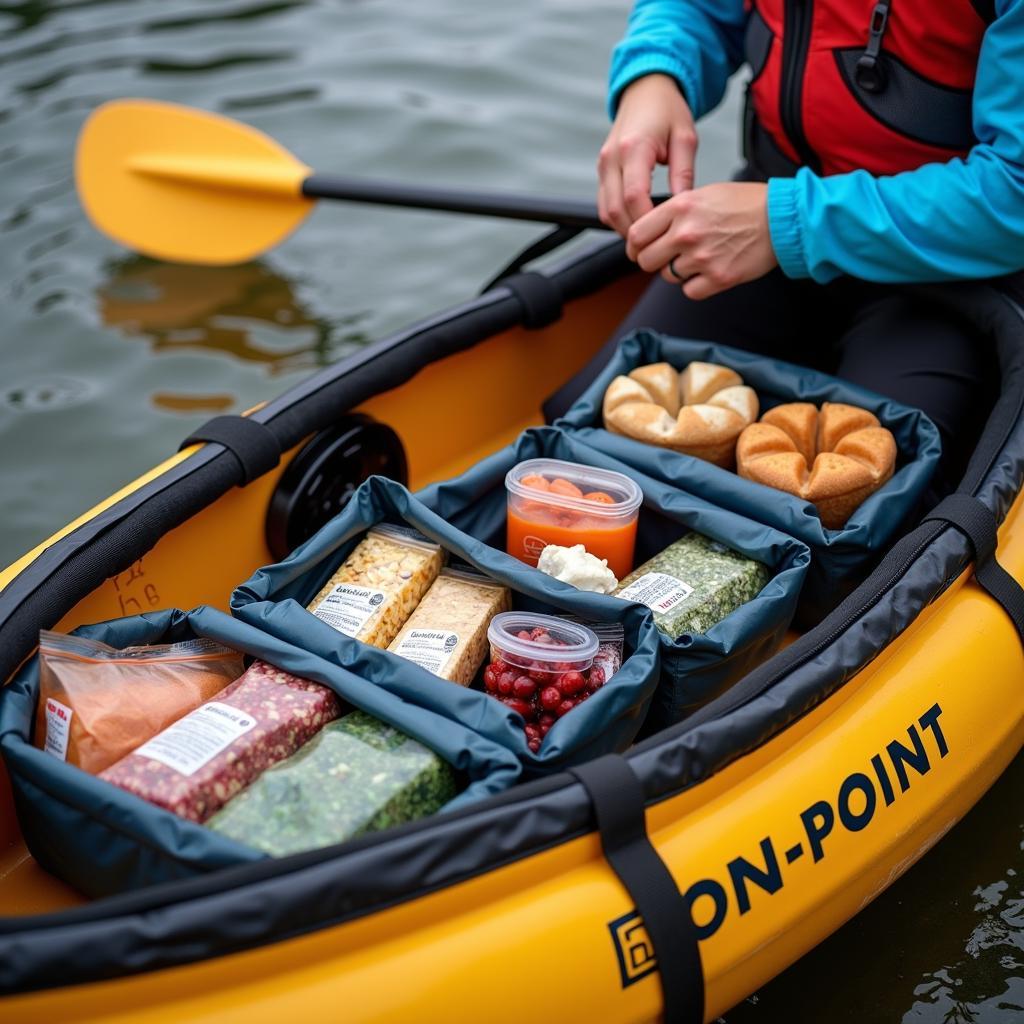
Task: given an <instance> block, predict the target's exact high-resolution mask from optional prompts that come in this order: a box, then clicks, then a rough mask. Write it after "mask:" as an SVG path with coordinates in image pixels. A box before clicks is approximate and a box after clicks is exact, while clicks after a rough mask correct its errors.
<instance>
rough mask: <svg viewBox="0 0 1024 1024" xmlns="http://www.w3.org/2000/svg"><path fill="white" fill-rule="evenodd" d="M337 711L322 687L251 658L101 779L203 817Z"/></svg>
mask: <svg viewBox="0 0 1024 1024" xmlns="http://www.w3.org/2000/svg"><path fill="white" fill-rule="evenodd" d="M340 714H341V705H340V703H339V701H338V698H337V697H336V696H335V694H334V692H333V691H332V690H330V689H328V688H327V687H326V686H321V685H319V684H318V683H312V682H310V681H309V680H307V679H300V678H299V677H298V676H293V675H291V673H289V672H283V671H281V670H280V669H277V668H274V667H273V666H272V665H268V664H267V663H266V662H265V661H256V662H253V664H252V665H250V666H249V668H248V670H247V671H246V672H245V674H244V675H243V676H242V677H241V678H239V679H237V680H236V681H235V682H234V683H232V684H231V685H230V686H229V687H228V688H227V689H225V690H223V691H222V692H221V693H219V694H218V695H217V699H216V700H213V701H208V702H207V703H206V704H203V705H202V706H201V707H198V708H196V710H195V711H193V712H191V713H190V714H188V715H186V716H185V717H184V718H181V719H179V720H178V721H177V722H175V723H174V724H173V725H172V726H170V728H168V729H165V730H164V731H163V732H161V733H159V734H158V735H156V736H154V737H153V738H152V739H151V740H149V741H147V742H146V743H144V744H143V745H142V746H141V747H139V748H138V749H137V750H134V751H132V753H130V754H129V755H128V756H127V757H123V758H122V759H121V760H120V761H118V762H117V763H116V764H114V765H111V767H110V768H108V769H107V770H106V771H104V772H101V773H100V778H101V779H106V781H107V782H112V783H114V785H115V786H120V787H121V788H122V789H125V790H128V792H129V793H134V794H135V795H136V796H140V797H142V798H143V799H144V800H148V801H149V802H150V803H152V804H156V805H157V806H158V807H163V808H164V809H165V810H168V811H172V812H173V813H174V814H177V815H179V816H180V817H182V818H188V819H189V820H190V821H196V822H200V823H202V822H204V821H205V820H206V819H207V818H208V817H210V815H211V814H214V813H215V812H216V811H219V810H220V808H221V807H223V806H224V804H226V803H227V802H228V800H230V799H231V798H232V797H233V796H234V795H235V794H236V793H239V792H241V791H242V790H243V789H245V787H246V786H248V785H249V784H250V783H252V782H253V781H254V780H255V779H256V778H257V777H258V776H259V775H260V774H261V773H262V772H264V771H266V770H267V769H268V768H269V767H270V766H271V765H274V764H277V762H278V761H283V760H284V759H285V758H286V757H288V756H290V755H291V754H294V753H295V751H296V750H298V749H299V747H301V746H302V745H303V744H304V743H306V742H307V741H308V740H310V739H311V738H312V737H313V736H315V735H316V734H317V733H318V732H319V731H320V730H321V729H322V728H323V727H324V726H325V725H326V724H327V723H328V722H331V721H333V720H334V719H335V718H337V717H338V716H339V715H340Z"/></svg>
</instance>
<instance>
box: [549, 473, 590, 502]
mask: <svg viewBox="0 0 1024 1024" xmlns="http://www.w3.org/2000/svg"><path fill="white" fill-rule="evenodd" d="M551 493H552V494H564V495H565V496H566V497H567V498H582V497H583V492H582V491H581V490H580V489H579V488H578V487H577V486H576V485H575V484H574V483H570V482H569V481H568V480H563V479H562V478H561V477H560V476H559V477H556V478H555V479H554V480H552V481H551Z"/></svg>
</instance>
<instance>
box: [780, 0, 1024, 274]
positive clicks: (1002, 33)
mask: <svg viewBox="0 0 1024 1024" xmlns="http://www.w3.org/2000/svg"><path fill="white" fill-rule="evenodd" d="M996 13H997V17H996V19H995V21H993V22H992V24H991V25H990V26H989V28H988V31H987V32H986V33H985V37H984V39H983V40H982V47H981V55H980V58H979V63H978V74H977V78H976V81H975V87H974V106H973V120H974V133H975V136H976V137H977V139H978V142H977V144H976V145H975V146H974V148H973V149H972V150H971V151H970V153H969V154H968V155H967V157H966V159H963V160H961V159H956V160H951V161H950V162H949V163H945V164H938V163H935V164H925V165H924V166H922V167H918V168H917V169H915V170H913V171H906V172H904V173H902V174H895V175H891V176H887V177H878V178H875V177H872V176H871V175H870V174H868V173H867V172H865V171H854V172H852V173H850V174H837V175H833V176H831V177H827V178H822V177H818V176H816V175H814V174H812V173H811V172H810V171H808V170H807V169H806V168H804V169H802V170H801V171H799V172H798V174H797V175H796V177H795V178H789V179H781V178H775V179H772V180H771V181H770V182H769V184H768V222H769V227H770V229H771V236H772V244H773V245H774V247H775V253H776V256H777V257H778V260H779V264H780V265H781V267H782V269H783V271H784V272H785V273H786V274H788V275H789V276H790V277H812V278H814V279H815V280H816V281H821V282H825V281H830V280H831V279H832V278H834V277H837V276H838V275H839V274H851V275H853V276H855V277H859V278H862V279H865V280H868V281H883V282H913V281H942V280H950V279H962V278H981V277H992V276H996V275H999V274H1006V273H1010V272H1012V271H1017V270H1021V269H1024V72H1022V69H1024V0H996Z"/></svg>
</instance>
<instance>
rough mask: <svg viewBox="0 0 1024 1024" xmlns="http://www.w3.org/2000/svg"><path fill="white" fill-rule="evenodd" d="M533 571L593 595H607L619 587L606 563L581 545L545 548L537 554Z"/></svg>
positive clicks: (605, 560) (555, 545) (556, 545)
mask: <svg viewBox="0 0 1024 1024" xmlns="http://www.w3.org/2000/svg"><path fill="white" fill-rule="evenodd" d="M537 568H538V569H540V571H541V572H544V573H547V574H548V575H549V576H554V578H555V579H556V580H561V581H562V582H563V583H569V584H571V585H572V586H574V587H576V588H578V589H579V590H590V591H592V592H593V593H595V594H610V593H612V592H613V591H614V590H615V588H616V587H617V586H618V585H619V581H618V580H617V579H616V578H615V573H613V572H612V571H611V569H609V568H608V561H607V559H604V558H598V557H597V556H596V555H592V554H590V552H589V551H587V549H586V548H585V547H584V546H583V545H582V544H574V545H573V546H572V547H571V548H563V547H562V546H561V545H559V544H549V545H548V546H547V547H546V548H545V549H544V550H543V551H542V552H541V553H540V558H539V559H537Z"/></svg>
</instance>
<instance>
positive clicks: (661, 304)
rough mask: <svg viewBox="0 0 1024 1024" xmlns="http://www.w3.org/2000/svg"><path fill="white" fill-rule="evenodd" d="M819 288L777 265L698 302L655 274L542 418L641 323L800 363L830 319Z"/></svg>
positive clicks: (576, 391) (565, 404) (584, 383)
mask: <svg viewBox="0 0 1024 1024" xmlns="http://www.w3.org/2000/svg"><path fill="white" fill-rule="evenodd" d="M820 292H821V288H820V287H819V286H818V285H815V284H813V283H811V282H808V281H793V280H790V279H789V278H787V277H786V276H785V275H784V274H783V273H782V271H781V270H773V271H772V272H771V273H770V274H766V275H765V276H764V277H762V278H760V279H759V280H757V281H751V282H749V283H748V284H743V285H739V286H738V287H736V288H732V289H730V290H729V291H727V292H721V293H720V294H718V295H714V296H712V297H711V298H710V299H704V300H703V301H701V302H694V301H693V300H692V299H688V298H687V297H686V296H685V295H684V294H683V292H682V289H681V288H680V287H679V286H678V285H674V284H669V283H668V282H666V281H663V280H662V279H661V278H660V277H656V278H654V279H653V280H652V281H651V283H650V285H648V287H647V290H646V291H645V292H644V293H643V295H642V296H640V299H639V301H638V302H637V303H636V305H635V306H634V307H633V308H632V309H631V310H630V311H629V313H628V314H627V315H626V319H625V320H623V321H622V323H621V324H619V325H618V327H617V328H616V329H615V331H614V332H613V333H612V335H611V336H610V337H609V339H608V341H607V342H605V344H604V346H603V347H602V348H601V350H600V351H599V352H598V353H597V355H595V356H594V357H593V359H591V360H590V362H589V363H587V365H586V366H584V367H583V369H581V370H580V371H579V372H578V373H577V374H576V375H575V376H574V377H573V378H572V379H571V380H569V381H568V383H566V384H564V385H563V386H562V387H561V388H559V390H558V391H557V392H556V393H555V394H554V395H552V396H551V397H550V398H549V399H548V400H547V401H546V402H545V403H544V418H545V419H546V420H547V422H549V423H551V422H553V421H554V420H556V419H557V418H558V417H559V416H561V415H562V414H563V413H564V412H566V411H567V410H568V409H569V407H570V406H571V405H572V404H573V402H575V401H576V399H577V398H579V396H580V395H581V394H582V393H583V392H584V391H585V390H586V389H587V387H588V386H589V385H590V383H591V381H593V380H594V378H595V377H596V376H597V375H598V374H599V373H600V372H601V370H603V369H604V367H605V366H606V365H607V363H608V360H609V359H611V357H612V353H613V352H614V351H615V348H616V346H617V345H618V343H619V341H620V340H621V339H622V338H624V337H625V336H626V335H627V334H630V333H631V332H632V331H634V330H636V329H637V328H639V327H648V328H650V329H651V330H654V331H658V332H659V333H662V334H671V335H675V336H676V337H681V338H698V339H700V340H702V341H717V342H720V343H721V344H723V345H732V346H733V347H735V348H742V349H746V350H747V351H751V352H759V353H763V354H764V355H773V356H776V357H777V358H779V359H788V360H790V361H792V362H800V361H801V356H802V353H803V352H804V350H805V348H806V347H807V346H808V345H811V344H813V343H814V342H815V340H817V339H820V338H821V328H822V324H823V323H825V324H828V323H830V322H831V318H828V319H825V318H823V317H822V316H819V315H818V309H817V307H818V303H819V302H820V299H821V296H820V294H819V293H820ZM832 336H834V333H833V335H831V336H830V339H829V340H831V337H832Z"/></svg>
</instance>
